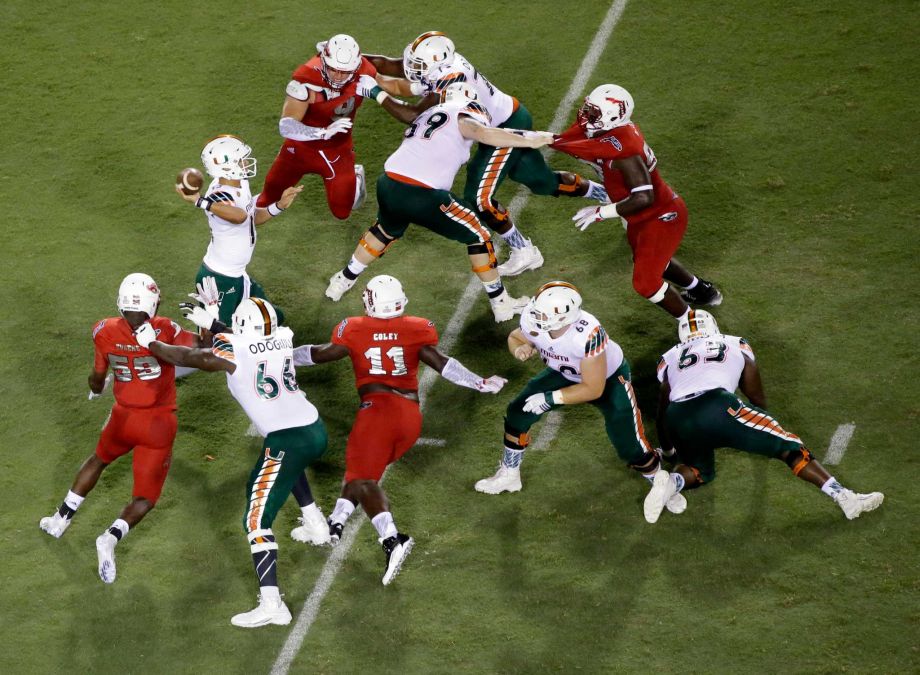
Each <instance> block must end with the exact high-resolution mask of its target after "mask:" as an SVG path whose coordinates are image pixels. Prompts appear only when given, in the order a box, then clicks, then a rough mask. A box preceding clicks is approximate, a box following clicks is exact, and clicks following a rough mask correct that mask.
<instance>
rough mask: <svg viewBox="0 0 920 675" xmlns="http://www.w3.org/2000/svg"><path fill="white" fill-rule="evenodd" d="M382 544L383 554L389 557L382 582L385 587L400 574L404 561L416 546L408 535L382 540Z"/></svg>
mask: <svg viewBox="0 0 920 675" xmlns="http://www.w3.org/2000/svg"><path fill="white" fill-rule="evenodd" d="M380 543H381V544H382V545H383V552H384V553H385V554H386V556H387V564H386V567H385V568H384V570H383V579H382V581H383V585H384V586H389V584H390V582H392V581H393V579H395V578H396V575H397V574H399V570H400V568H401V567H402V564H403V561H405V559H406V557H407V556H408V555H409V552H410V551H411V550H412V547H413V546H414V545H415V540H414V539H413V538H412V537H410V536H409V535H408V534H401V533H397V534H396V535H395V536H393V537H388V538H387V539H381V540H380Z"/></svg>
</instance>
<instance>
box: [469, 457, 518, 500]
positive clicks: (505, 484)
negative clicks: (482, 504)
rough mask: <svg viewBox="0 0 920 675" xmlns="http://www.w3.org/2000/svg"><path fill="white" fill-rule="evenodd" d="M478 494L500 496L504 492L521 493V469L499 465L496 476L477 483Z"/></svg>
mask: <svg viewBox="0 0 920 675" xmlns="http://www.w3.org/2000/svg"><path fill="white" fill-rule="evenodd" d="M474 487H475V488H476V492H484V493H485V494H487V495H499V494H501V493H502V492H520V490H521V487H523V486H522V484H521V467H519V466H515V467H510V466H505V465H504V464H499V465H498V471H496V472H495V475H494V476H489V477H488V478H483V479H482V480H478V481H476V485H475V486H474Z"/></svg>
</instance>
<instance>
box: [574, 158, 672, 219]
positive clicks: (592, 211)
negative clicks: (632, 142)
mask: <svg viewBox="0 0 920 675" xmlns="http://www.w3.org/2000/svg"><path fill="white" fill-rule="evenodd" d="M611 166H612V167H613V168H614V169H619V170H620V171H621V172H622V174H623V183H624V184H625V186H626V189H627V190H629V196H628V197H627V198H626V199H621V200H620V201H618V202H615V203H613V204H603V205H601V206H586V207H585V208H583V209H579V210H578V212H577V213H576V214H575V215H574V216H572V220H573V221H575V227H577V228H578V229H579V230H581V231H582V232H584V231H585V230H587V229H588V226H590V225H592V224H594V223H598V222H600V221H602V220H607V219H608V218H617V217H619V216H630V215H632V214H634V213H638V212H639V211H641V210H643V209H647V208H648V207H649V206H651V205H652V204H653V203H654V202H655V190H654V188H653V187H652V176H651V174H649V172H648V167H647V166H646V165H645V160H644V159H643V158H642V157H640V156H639V155H633V156H632V157H626V158H624V159H615V160H612V163H611Z"/></svg>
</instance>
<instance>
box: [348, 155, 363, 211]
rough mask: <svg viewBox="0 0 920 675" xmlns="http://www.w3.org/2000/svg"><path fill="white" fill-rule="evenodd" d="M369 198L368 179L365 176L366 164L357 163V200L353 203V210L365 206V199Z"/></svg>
mask: <svg viewBox="0 0 920 675" xmlns="http://www.w3.org/2000/svg"><path fill="white" fill-rule="evenodd" d="M366 199H367V180H366V178H365V176H364V166H363V165H362V164H355V202H354V204H352V207H351V209H352V211H354V210H355V209H360V208H361V207H362V206H364V200H366Z"/></svg>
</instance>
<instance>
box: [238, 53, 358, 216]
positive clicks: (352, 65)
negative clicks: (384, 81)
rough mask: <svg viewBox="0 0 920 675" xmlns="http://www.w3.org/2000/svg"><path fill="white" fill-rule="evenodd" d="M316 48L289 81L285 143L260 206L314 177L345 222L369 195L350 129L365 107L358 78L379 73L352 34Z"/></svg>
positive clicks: (283, 123) (283, 118)
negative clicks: (357, 89) (306, 176)
mask: <svg viewBox="0 0 920 675" xmlns="http://www.w3.org/2000/svg"><path fill="white" fill-rule="evenodd" d="M317 47H319V50H318V51H319V53H318V54H316V56H314V57H313V58H311V59H310V60H309V61H307V62H306V63H304V64H303V65H301V66H300V67H298V68H297V70H295V71H294V74H293V75H292V76H291V81H290V82H288V85H287V89H286V90H285V99H284V106H283V107H282V109H281V120H280V121H279V122H278V130H279V132H280V133H281V136H282V137H283V138H284V143H283V144H282V145H281V150H279V151H278V156H277V157H275V161H274V162H273V163H272V168H271V169H269V171H268V175H267V176H266V177H265V187H264V188H263V190H262V194H260V195H259V198H258V200H257V202H256V203H257V205H258V206H260V207H267V206H268V205H269V204H271V203H272V202H276V201H278V200H279V199H281V196H282V195H283V194H284V190H285V188H288V187H290V186H292V185H295V184H296V183H297V181H299V180H300V179H301V178H302V177H303V176H304V174H315V175H317V176H322V178H323V187H325V189H326V201H327V202H328V204H329V210H330V211H332V215H333V216H335V217H336V218H338V219H340V220H344V219H345V218H348V216H349V214H351V212H352V209H357V208H359V207H360V206H361V205H362V204H363V203H364V198H365V196H366V190H365V185H364V167H363V166H361V165H357V166H356V165H355V149H354V143H353V141H352V137H351V126H352V124H353V122H354V119H355V115H356V114H357V112H358V108H359V107H360V106H361V97H360V96H357V95H356V93H355V90H356V87H357V83H358V76H360V75H368V76H374V75H375V74H376V70H375V69H374V66H373V65H371V63H370V61H368V60H367V59H366V58H364V57H363V56H361V49H360V48H359V47H358V43H357V42H355V39H354V38H353V37H351V36H350V35H333V36H332V37H331V38H329V39H328V40H327V41H326V42H322V43H320V44H319V45H317Z"/></svg>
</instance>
